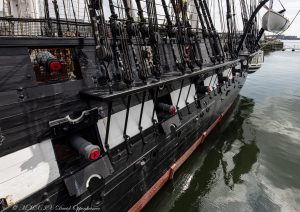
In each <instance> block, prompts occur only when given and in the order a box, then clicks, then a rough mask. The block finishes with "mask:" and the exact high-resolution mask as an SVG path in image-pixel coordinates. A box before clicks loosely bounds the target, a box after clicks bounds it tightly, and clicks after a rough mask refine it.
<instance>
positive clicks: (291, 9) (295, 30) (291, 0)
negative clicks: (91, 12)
mask: <svg viewBox="0 0 300 212" xmlns="http://www.w3.org/2000/svg"><path fill="white" fill-rule="evenodd" d="M27 1H29V0H27ZM31 1H40V0H31ZM60 1H61V0H59V1H58V2H60ZM69 1H70V0H69ZM73 1H74V0H73ZM75 1H76V0H75ZM77 1H78V2H81V1H82V2H84V1H83V0H77ZM77 1H76V2H77ZM113 1H114V2H116V1H117V0H113ZM131 1H133V2H135V0H131ZM208 1H209V2H211V3H213V2H218V0H208ZM232 1H235V5H237V11H236V12H237V14H238V15H239V10H238V5H239V2H240V1H239V0H232ZM246 1H247V2H250V1H254V0H246ZM273 1H274V6H273V9H274V10H275V11H279V10H281V9H282V7H281V6H280V3H279V0H273ZM2 2H3V1H1V0H0V10H2V7H3V4H2ZM49 2H51V1H49ZM67 2H68V0H67ZM103 2H104V9H105V10H104V13H105V15H106V16H107V17H109V16H110V12H109V7H108V0H103ZM157 2H160V0H157ZM166 2H169V0H166ZM220 2H222V5H223V8H226V5H225V4H226V1H225V0H220ZM281 2H282V4H283V5H284V7H285V8H286V13H285V16H286V17H287V18H289V20H290V21H292V19H293V18H294V17H295V15H296V14H297V12H298V10H300V0H281ZM266 5H268V3H267V4H266ZM157 9H158V13H162V14H163V9H162V8H157ZM82 10H83V9H82ZM159 10H161V11H159ZM265 12H266V10H265V9H262V10H261V13H260V17H262V16H263V14H264V13H265ZM215 14H216V15H214V18H215V26H216V28H217V29H220V24H219V23H220V21H219V20H220V19H219V17H218V12H217V11H215ZM62 16H63V13H62ZM212 16H213V15H212ZM238 21H240V20H238ZM238 25H239V28H241V26H242V24H241V23H238ZM268 34H270V33H268ZM283 34H284V35H296V36H298V37H300V14H299V15H298V17H297V18H296V19H295V21H294V23H293V24H292V26H291V27H290V28H289V29H288V30H287V31H286V32H284V33H283Z"/></svg>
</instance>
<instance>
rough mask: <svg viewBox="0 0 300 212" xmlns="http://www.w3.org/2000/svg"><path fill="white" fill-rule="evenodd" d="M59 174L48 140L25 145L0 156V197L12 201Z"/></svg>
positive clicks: (45, 184)
mask: <svg viewBox="0 0 300 212" xmlns="http://www.w3.org/2000/svg"><path fill="white" fill-rule="evenodd" d="M59 176H60V174H59V169H58V165H57V162H56V158H55V154H54V150H53V146H52V143H51V140H46V141H43V142H41V143H38V144H35V145H32V146H29V147H27V148H24V149H21V150H19V151H17V152H14V153H11V154H9V155H6V156H3V157H1V158H0V198H6V197H7V196H10V198H12V201H13V202H14V203H16V202H18V201H20V200H22V199H24V198H25V197H27V196H29V195H30V194H32V193H34V192H36V191H38V190H40V189H42V188H44V187H45V186H47V184H49V183H51V182H53V181H54V180H55V179H57V178H58V177H59Z"/></svg>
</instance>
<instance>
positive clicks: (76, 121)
mask: <svg viewBox="0 0 300 212" xmlns="http://www.w3.org/2000/svg"><path fill="white" fill-rule="evenodd" d="M51 42H52V43H51ZM66 42H68V47H70V46H71V47H73V48H79V47H80V49H81V50H82V51H83V52H84V54H85V55H86V57H88V58H93V56H94V54H95V50H94V47H93V45H94V44H93V42H92V41H91V40H90V39H66V40H63V39H57V40H54V39H40V40H32V39H30V40H29V39H10V38H7V39H6V40H5V39H3V40H2V43H0V46H2V47H1V48H0V58H1V59H2V64H3V70H4V71H2V72H0V74H3V76H6V74H7V73H16V75H15V77H11V78H8V80H6V81H4V83H3V84H2V90H1V92H0V95H1V96H4V97H7V98H5V99H3V100H2V101H1V104H0V110H1V111H2V113H1V119H0V124H1V127H2V132H3V134H4V137H5V140H4V142H3V145H0V148H1V153H0V154H1V155H0V156H1V157H0V162H1V163H0V164H1V166H0V169H1V170H3V175H2V176H3V177H4V178H0V180H1V183H0V184H1V186H0V188H1V189H0V190H1V192H2V193H0V194H1V197H0V198H1V204H2V203H3V202H5V203H6V205H5V204H2V205H1V206H2V207H3V205H4V207H3V210H4V211H15V210H22V211H33V210H35V211H41V210H48V211H76V210H77V211H80V210H86V211H95V210H99V211H128V210H130V211H140V210H141V209H142V208H143V207H144V206H145V205H146V204H147V202H149V201H150V199H151V198H152V197H153V196H154V195H155V194H156V193H157V192H158V190H159V189H160V188H162V186H163V185H164V184H165V183H167V181H168V180H170V179H172V177H173V175H174V173H175V172H176V170H178V169H179V168H180V166H181V165H182V164H183V163H184V161H185V160H187V159H188V157H189V156H190V155H191V154H192V152H193V151H194V150H195V149H196V148H197V147H198V146H199V145H200V144H201V143H202V142H203V141H204V139H205V137H206V136H207V135H208V134H209V133H210V132H211V131H212V129H213V128H214V127H215V126H216V124H217V123H218V122H219V121H220V120H221V119H222V117H223V116H224V114H225V113H226V112H227V111H228V109H229V108H230V107H231V105H232V104H233V102H234V101H235V99H236V98H237V96H238V94H239V91H240V89H241V88H242V87H243V84H244V82H245V80H246V78H247V71H248V61H249V58H248V57H245V56H243V57H241V58H239V59H237V60H233V61H225V62H224V63H220V64H206V65H205V66H204V67H202V69H198V70H194V72H192V73H189V74H186V75H176V76H175V77H174V76H173V77H170V78H167V77H166V78H167V80H165V81H163V80H161V81H159V82H154V83H149V84H147V85H142V86H140V87H136V88H131V89H128V90H125V91H122V92H115V93H113V94H112V95H107V96H105V95H102V96H100V97H99V95H98V93H99V90H97V92H98V93H97V92H96V94H95V92H94V90H95V89H90V88H91V87H92V86H93V85H94V82H93V81H92V80H91V77H90V76H91V72H93V71H94V64H93V63H92V62H89V64H85V66H81V67H82V71H83V72H82V74H83V79H82V80H70V81H66V82H59V83H52V84H37V82H36V81H37V80H36V79H35V77H33V76H34V72H33V70H32V64H31V61H30V58H29V55H28V48H30V47H31V46H34V47H36V46H38V47H39V48H47V47H48V46H49V47H51V46H56V47H61V46H62V47H63V46H65V45H66ZM6 45H7V46H6ZM39 45H40V46H39ZM21 53H22V54H21ZM20 71H22V72H24V71H26V73H27V75H25V77H27V80H26V81H25V80H24V75H23V74H19V72H20ZM29 76H32V77H29ZM195 79H196V80H197V81H198V82H201V83H203V84H202V85H204V86H206V88H208V87H211V89H212V90H209V91H208V90H207V91H206V92H204V93H202V95H199V93H198V91H196V90H197V89H198V88H199V83H198V82H197V83H196V82H195ZM221 79H222V80H221ZM223 80H226V81H223ZM20 82H22V83H23V84H20ZM24 83H25V84H24ZM201 83H200V84H201ZM86 89H88V91H86ZM89 89H90V90H89ZM134 89H135V90H134ZM156 92H157V93H158V94H156V96H155V95H154V93H156ZM199 92H200V91H199ZM143 93H146V94H147V97H146V101H141V99H143ZM129 96H131V98H132V100H131V104H130V101H129V100H128V97H129ZM112 98H114V99H112ZM124 99H125V100H124ZM126 99H127V100H126ZM159 101H161V102H164V103H166V102H169V104H172V105H176V106H177V113H176V114H173V115H168V116H167V117H165V116H162V115H160V114H159V113H158V112H157V113H156V112H155V111H156V110H155V108H154V106H153V105H155V104H157V103H158V102H159ZM111 102H113V103H114V105H113V106H111V108H112V109H113V110H112V111H111V112H107V111H110V110H109V108H110V103H111ZM128 102H129V103H128ZM142 102H144V103H145V104H144V114H143V113H142V114H143V119H142V122H141V126H142V127H144V128H140V131H139V130H138V128H137V127H138V123H136V120H138V118H139V113H140V112H141V110H142V109H140V108H141V107H142V105H143V104H142ZM75 111H76V112H78V111H79V114H81V115H80V116H78V115H77V118H74V117H73V118H72V116H71V115H72V113H74V112H75ZM126 111H128V113H127V112H126ZM110 113H111V114H110ZM152 113H153V114H152ZM126 114H127V115H128V117H129V118H128V117H127V119H126ZM152 115H153V116H152ZM110 116H111V117H112V118H111V121H110V122H111V123H110V124H111V126H110V125H109V123H108V122H109V121H108V117H110ZM66 117H67V118H66ZM136 118H137V119H136ZM155 119H156V120H157V122H156V121H154V120H155ZM66 120H67V121H66ZM124 123H127V124H128V127H127V128H128V131H127V134H128V135H129V136H128V137H127V135H126V130H124ZM127 124H125V126H127ZM105 126H106V129H105ZM107 126H109V127H107ZM119 126H121V127H120V129H118V128H119ZM107 128H108V129H110V132H111V133H109V132H108V131H107ZM65 131H67V132H65ZM124 131H125V133H124ZM107 132H108V134H109V136H106V133H107ZM123 133H124V134H123ZM73 134H77V135H78V134H79V135H80V136H82V137H84V138H86V139H87V140H89V141H91V142H92V143H93V144H97V145H99V146H100V147H101V157H100V158H99V159H98V160H95V161H87V160H85V159H84V158H83V157H81V156H80V155H78V154H77V153H76V154H74V155H75V156H73V155H72V154H71V156H70V158H69V159H68V158H67V159H65V158H64V157H63V156H65V154H66V153H68V152H67V151H65V150H70V149H71V148H70V145H69V143H68V142H69V140H68V139H70V137H69V136H70V135H73ZM123 136H124V137H123ZM68 145H69V146H68ZM4 171H7V173H5V172H4ZM33 179H34V180H33ZM9 198H11V199H10V200H9ZM0 209H1V208H0Z"/></svg>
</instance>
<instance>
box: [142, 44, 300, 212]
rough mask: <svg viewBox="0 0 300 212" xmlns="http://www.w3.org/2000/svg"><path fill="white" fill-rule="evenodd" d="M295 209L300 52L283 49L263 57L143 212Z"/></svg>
mask: <svg viewBox="0 0 300 212" xmlns="http://www.w3.org/2000/svg"><path fill="white" fill-rule="evenodd" d="M285 45H287V46H295V45H299V46H300V41H298V42H296V41H295V42H293V41H288V42H286V43H285ZM299 210H300V51H295V52H292V51H290V50H289V51H288V50H286V51H277V52H272V53H269V54H268V55H266V56H265V64H264V65H263V67H262V68H261V69H260V70H258V71H257V72H256V73H254V74H251V75H249V76H248V79H247V82H246V84H245V86H244V88H243V89H242V91H241V93H240V97H239V99H238V100H237V103H236V104H235V106H234V108H233V109H232V110H231V111H230V114H228V115H227V117H226V118H225V119H224V120H223V121H222V122H221V123H220V124H219V125H218V127H217V128H216V129H215V130H214V131H213V132H212V133H211V135H210V136H209V137H208V138H207V139H206V140H205V142H204V144H202V146H200V147H199V148H198V149H197V150H196V151H195V152H194V154H192V156H191V157H190V158H189V160H187V161H186V162H185V164H184V165H183V166H182V167H181V169H180V170H179V171H178V172H176V174H175V177H174V180H173V181H170V182H169V183H167V185H166V186H164V188H163V189H162V190H161V191H160V192H159V193H158V194H157V195H156V196H155V197H154V198H153V200H152V201H151V202H150V203H149V204H148V205H147V207H146V208H145V209H144V211H145V212H153V211H155V212H169V211H170V212H196V211H209V212H211V211H230V212H234V211H268V212H269V211H272V212H273V211H299Z"/></svg>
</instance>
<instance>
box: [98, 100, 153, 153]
mask: <svg viewBox="0 0 300 212" xmlns="http://www.w3.org/2000/svg"><path fill="white" fill-rule="evenodd" d="M153 107H154V104H153V101H152V100H150V101H147V102H145V104H144V111H143V118H142V127H143V130H145V129H147V128H149V127H151V126H152V125H153V123H152V113H153ZM140 112H141V104H139V105H136V106H133V107H131V108H130V110H129V116H128V123H127V132H126V134H127V135H128V136H130V137H133V136H135V135H137V134H139V133H140V130H139V126H138V123H139V118H140ZM125 117H126V110H122V111H120V112H117V113H115V114H113V115H112V116H111V120H110V131H109V137H108V144H109V147H110V148H114V147H115V146H117V145H119V144H121V143H123V142H124V137H123V132H124V125H125ZM154 118H155V119H157V117H156V113H155V115H154ZM97 125H98V130H99V133H100V137H101V141H102V143H103V146H104V147H105V144H104V142H105V135H106V126H107V117H105V118H103V119H100V120H99V121H98V123H97Z"/></svg>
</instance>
